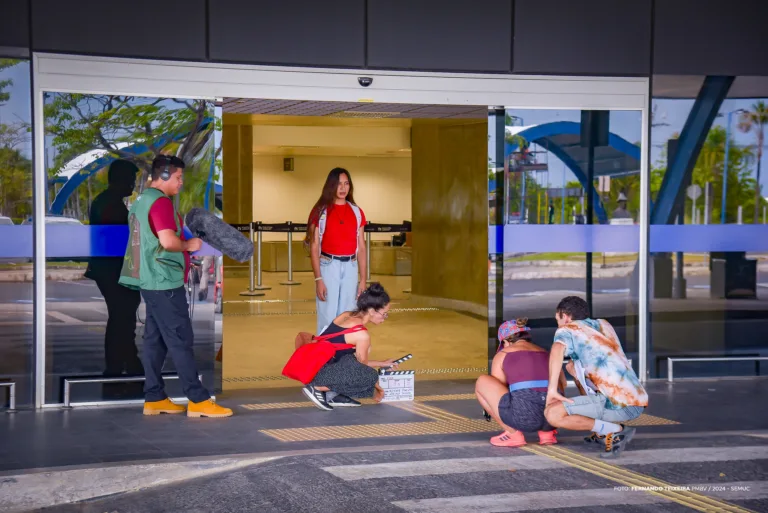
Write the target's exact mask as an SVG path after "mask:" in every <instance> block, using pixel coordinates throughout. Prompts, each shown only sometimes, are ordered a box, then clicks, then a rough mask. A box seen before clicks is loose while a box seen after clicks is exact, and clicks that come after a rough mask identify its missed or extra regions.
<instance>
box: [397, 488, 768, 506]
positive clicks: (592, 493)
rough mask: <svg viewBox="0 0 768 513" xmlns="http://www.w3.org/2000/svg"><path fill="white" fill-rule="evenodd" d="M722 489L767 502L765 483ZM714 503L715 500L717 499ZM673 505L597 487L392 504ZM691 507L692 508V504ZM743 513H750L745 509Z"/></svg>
mask: <svg viewBox="0 0 768 513" xmlns="http://www.w3.org/2000/svg"><path fill="white" fill-rule="evenodd" d="M718 486H721V487H723V488H725V489H726V490H728V489H731V488H741V489H743V490H744V491H740V492H737V493H738V496H737V497H734V493H731V492H707V493H712V494H713V495H717V494H721V493H722V494H723V495H726V496H728V497H729V498H731V499H735V498H738V499H739V500H746V499H764V498H767V497H768V485H766V483H765V482H753V481H748V482H732V483H721V484H719V485H718ZM690 488H691V489H699V488H700V489H706V488H712V484H711V483H708V484H703V485H690ZM713 500H714V499H713ZM669 502H672V501H670V500H669V499H668V498H665V497H660V496H655V495H652V494H651V493H645V492H641V491H624V490H621V489H619V488H613V489H610V488H593V489H586V490H585V489H579V490H546V491H538V492H518V493H503V494H493V495H471V496H464V497H450V498H437V499H415V500H404V501H395V502H393V503H392V504H393V505H395V506H398V507H400V508H403V509H404V510H406V511H409V512H412V513H475V512H477V513H481V512H482V513H506V512H512V511H528V510H544V509H556V508H573V511H578V510H577V509H576V508H595V507H600V506H603V507H604V506H618V505H623V504H627V505H642V504H659V503H669ZM689 507H691V506H690V505H689ZM700 511H724V510H722V509H712V508H710V509H706V510H704V509H701V510H700ZM741 511H748V510H744V509H741Z"/></svg>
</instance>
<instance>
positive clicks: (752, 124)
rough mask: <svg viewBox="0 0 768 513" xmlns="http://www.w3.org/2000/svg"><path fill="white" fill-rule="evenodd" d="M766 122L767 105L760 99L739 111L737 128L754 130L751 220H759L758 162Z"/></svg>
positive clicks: (755, 221) (761, 158)
mask: <svg viewBox="0 0 768 513" xmlns="http://www.w3.org/2000/svg"><path fill="white" fill-rule="evenodd" d="M766 124H768V107H767V106H766V105H765V102H764V101H762V100H760V101H758V102H756V103H754V104H753V105H752V110H750V111H745V112H742V113H741V116H740V118H739V129H740V130H741V131H742V132H744V133H748V132H754V133H755V139H756V143H757V144H756V147H757V148H756V149H757V151H756V154H757V169H756V171H755V200H754V203H755V213H754V218H753V219H752V222H754V223H755V224H757V223H758V222H759V219H760V216H759V214H760V213H759V208H760V203H761V199H762V195H761V194H760V189H761V187H760V164H761V162H762V160H763V144H764V142H765V125H766Z"/></svg>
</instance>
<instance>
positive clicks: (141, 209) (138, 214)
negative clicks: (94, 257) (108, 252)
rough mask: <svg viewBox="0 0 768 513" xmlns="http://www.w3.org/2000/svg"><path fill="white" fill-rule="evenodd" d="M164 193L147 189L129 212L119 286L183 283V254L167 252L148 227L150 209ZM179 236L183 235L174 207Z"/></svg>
mask: <svg viewBox="0 0 768 513" xmlns="http://www.w3.org/2000/svg"><path fill="white" fill-rule="evenodd" d="M163 197H165V195H164V194H163V193H162V192H160V191H159V190H157V189H152V188H150V189H146V190H145V191H144V192H143V193H142V194H141V195H140V196H139V197H138V198H137V199H136V202H135V203H134V204H133V206H131V210H130V211H129V212H128V247H127V248H126V250H125V260H124V261H123V269H122V272H121V273H120V285H123V286H124V287H128V288H131V289H142V290H171V289H177V288H179V287H182V286H184V265H185V263H184V254H183V253H178V252H171V251H166V250H165V249H163V247H162V246H161V245H160V241H159V240H158V238H157V237H156V236H155V234H153V233H152V228H150V226H149V209H150V208H152V205H153V204H154V203H155V201H157V200H158V199H160V198H163ZM173 218H174V220H175V221H176V235H178V236H179V237H180V236H181V232H182V229H181V226H180V224H179V218H178V216H177V215H176V210H175V208H174V212H173Z"/></svg>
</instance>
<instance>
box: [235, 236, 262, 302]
mask: <svg viewBox="0 0 768 513" xmlns="http://www.w3.org/2000/svg"><path fill="white" fill-rule="evenodd" d="M249 233H250V240H251V243H253V223H251V228H250V232H249ZM259 263H261V262H259ZM240 295H241V296H251V297H255V296H263V295H264V293H263V292H259V291H257V290H255V287H254V285H253V255H251V258H250V259H249V260H248V290H246V291H244V292H241V293H240Z"/></svg>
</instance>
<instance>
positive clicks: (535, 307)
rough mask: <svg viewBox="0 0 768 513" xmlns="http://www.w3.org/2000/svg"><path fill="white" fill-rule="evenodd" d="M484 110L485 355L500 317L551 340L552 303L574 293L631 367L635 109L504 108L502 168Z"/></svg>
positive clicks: (638, 123) (540, 340) (634, 339)
mask: <svg viewBox="0 0 768 513" xmlns="http://www.w3.org/2000/svg"><path fill="white" fill-rule="evenodd" d="M496 112H499V111H496ZM493 113H494V111H491V116H490V118H489V127H490V131H489V193H490V211H491V215H490V224H491V226H490V232H489V233H490V239H491V240H490V241H489V242H490V244H489V253H490V255H491V259H490V260H491V262H489V269H490V282H491V287H490V291H489V292H490V294H489V305H490V316H489V317H490V318H491V319H493V320H495V322H491V323H489V328H490V331H489V342H490V344H489V349H490V350H491V351H492V352H491V353H489V357H492V356H493V352H495V350H496V344H497V340H496V339H495V336H496V335H495V330H496V329H497V328H498V323H499V322H500V321H502V320H507V319H514V318H527V319H528V323H529V325H530V326H531V327H532V328H533V337H534V340H535V342H536V343H537V344H540V345H542V346H544V347H550V346H551V344H552V339H553V335H554V332H555V330H556V327H557V323H556V321H555V318H554V315H555V309H556V307H557V304H558V302H559V301H560V300H561V299H562V298H563V297H565V296H570V295H577V296H580V297H582V298H584V299H586V300H587V302H588V303H590V304H591V310H592V316H593V317H595V318H603V319H607V320H608V321H609V322H610V323H611V324H612V325H613V326H614V328H615V329H616V332H617V334H618V335H619V337H620V338H621V341H622V343H623V344H624V350H625V352H626V353H627V355H628V357H629V358H631V359H632V360H633V365H634V366H635V369H637V365H638V360H637V351H638V307H637V295H638V286H637V284H638V248H639V226H638V220H639V209H640V201H639V199H640V155H641V148H640V139H641V131H642V114H641V112H640V111H612V112H603V113H592V114H590V113H588V112H582V111H577V110H520V109H506V112H505V120H504V136H503V137H504V143H503V158H504V160H503V171H501V169H500V168H501V163H500V162H501V161H500V158H501V154H500V153H499V152H500V151H501V148H500V146H498V145H499V137H498V135H497V133H496V130H495V123H496V122H497V117H496V115H494V114H493ZM589 116H592V117H593V118H594V119H595V124H594V126H595V127H596V129H595V132H594V138H593V141H594V143H593V148H592V149H590V144H589V137H588V136H587V134H582V131H583V128H584V127H585V126H587V125H590V123H591V122H589V120H588V117H589ZM590 126H591V125H590ZM590 162H591V164H590ZM499 209H501V212H500V211H499ZM499 301H501V302H502V303H503V308H499V307H498V304H499Z"/></svg>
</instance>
